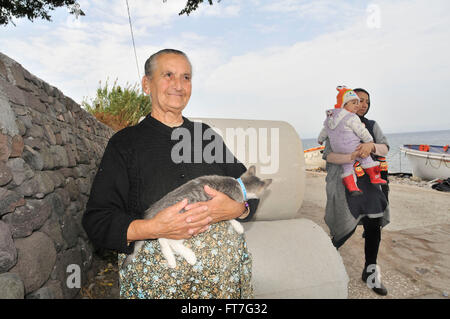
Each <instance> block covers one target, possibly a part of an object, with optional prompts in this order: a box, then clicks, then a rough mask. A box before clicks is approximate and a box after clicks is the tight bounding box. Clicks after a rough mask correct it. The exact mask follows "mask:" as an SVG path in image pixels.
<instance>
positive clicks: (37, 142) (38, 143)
mask: <svg viewBox="0 0 450 319" xmlns="http://www.w3.org/2000/svg"><path fill="white" fill-rule="evenodd" d="M23 142H24V144H25V145H28V146H30V147H31V148H32V149H34V150H41V149H43V148H45V142H44V140H43V139H41V138H34V137H31V136H29V137H26V138H25V139H24V140H23Z"/></svg>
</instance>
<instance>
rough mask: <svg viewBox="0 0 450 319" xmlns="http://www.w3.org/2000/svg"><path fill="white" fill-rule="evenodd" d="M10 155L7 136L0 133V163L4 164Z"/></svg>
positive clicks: (9, 144) (9, 143)
mask: <svg viewBox="0 0 450 319" xmlns="http://www.w3.org/2000/svg"><path fill="white" fill-rule="evenodd" d="M0 128H1V127H0ZM10 154H11V142H10V140H9V138H8V135H4V134H2V133H0V162H5V163H6V161H7V160H8V158H9V155H10Z"/></svg>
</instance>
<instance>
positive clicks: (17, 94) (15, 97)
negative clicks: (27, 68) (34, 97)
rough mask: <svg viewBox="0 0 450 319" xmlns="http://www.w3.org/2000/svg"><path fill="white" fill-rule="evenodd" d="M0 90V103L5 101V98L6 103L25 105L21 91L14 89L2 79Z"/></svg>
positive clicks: (0, 80)
mask: <svg viewBox="0 0 450 319" xmlns="http://www.w3.org/2000/svg"><path fill="white" fill-rule="evenodd" d="M0 88H1V94H0V101H1V100H5V97H6V101H9V102H12V103H15V104H19V105H25V97H24V91H23V90H21V89H19V88H17V87H15V86H14V85H12V84H11V83H8V82H6V81H5V80H3V79H0ZM2 103H3V102H0V105H1V104H2Z"/></svg>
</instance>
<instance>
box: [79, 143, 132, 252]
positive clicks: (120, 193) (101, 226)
mask: <svg viewBox="0 0 450 319" xmlns="http://www.w3.org/2000/svg"><path fill="white" fill-rule="evenodd" d="M128 188H129V180H128V172H127V167H126V161H125V159H124V157H123V156H122V154H121V153H120V152H119V151H118V149H117V147H116V146H115V145H114V144H113V143H112V142H111V141H110V142H109V143H108V145H107V147H106V149H105V152H104V154H103V158H102V161H101V163H100V166H99V168H98V171H97V175H96V176H95V179H94V182H93V184H92V187H91V193H90V196H89V200H88V202H87V205H86V211H85V213H84V215H83V219H82V225H83V228H84V230H85V231H86V233H87V235H88V237H89V239H90V240H91V241H92V243H93V244H94V246H96V247H98V248H106V249H112V250H115V251H117V252H120V253H126V254H129V253H131V252H132V250H133V246H134V245H130V246H128V245H127V231H128V226H129V225H130V223H131V222H132V221H133V220H134V219H135V218H133V217H132V216H130V215H129V214H127V209H126V207H127V202H128Z"/></svg>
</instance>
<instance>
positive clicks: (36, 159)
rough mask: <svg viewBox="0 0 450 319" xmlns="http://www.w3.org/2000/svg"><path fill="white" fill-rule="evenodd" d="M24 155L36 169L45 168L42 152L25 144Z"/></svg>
mask: <svg viewBox="0 0 450 319" xmlns="http://www.w3.org/2000/svg"><path fill="white" fill-rule="evenodd" d="M22 157H23V159H24V160H25V162H27V164H28V165H30V166H31V167H32V168H33V169H34V170H37V171H41V170H42V169H43V168H44V159H43V158H42V156H41V154H39V152H37V151H35V150H33V149H32V148H31V147H30V146H28V145H25V147H24V151H23V155H22Z"/></svg>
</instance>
